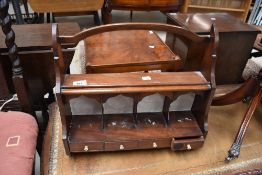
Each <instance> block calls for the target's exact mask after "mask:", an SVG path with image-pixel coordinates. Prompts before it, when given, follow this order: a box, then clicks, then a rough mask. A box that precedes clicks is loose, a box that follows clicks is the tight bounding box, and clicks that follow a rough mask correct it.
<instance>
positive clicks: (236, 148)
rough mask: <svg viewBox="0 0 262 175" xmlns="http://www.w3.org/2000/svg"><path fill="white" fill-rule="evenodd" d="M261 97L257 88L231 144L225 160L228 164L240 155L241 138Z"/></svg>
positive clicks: (261, 92)
mask: <svg viewBox="0 0 262 175" xmlns="http://www.w3.org/2000/svg"><path fill="white" fill-rule="evenodd" d="M261 97H262V87H259V89H258V92H257V93H256V95H255V96H254V97H253V98H252V99H251V103H250V105H249V107H248V110H247V112H246V114H245V116H244V118H243V121H242V124H241V126H240V128H239V131H238V134H237V136H236V138H235V140H234V143H233V144H232V146H231V148H230V150H229V151H228V157H227V158H226V160H225V161H226V162H229V161H231V160H233V159H235V158H237V157H238V156H239V154H240V147H241V144H242V141H243V138H244V136H245V133H246V130H247V128H248V125H249V122H250V120H251V117H252V116H253V113H254V111H255V109H256V107H257V105H258V104H259V103H260V100H261Z"/></svg>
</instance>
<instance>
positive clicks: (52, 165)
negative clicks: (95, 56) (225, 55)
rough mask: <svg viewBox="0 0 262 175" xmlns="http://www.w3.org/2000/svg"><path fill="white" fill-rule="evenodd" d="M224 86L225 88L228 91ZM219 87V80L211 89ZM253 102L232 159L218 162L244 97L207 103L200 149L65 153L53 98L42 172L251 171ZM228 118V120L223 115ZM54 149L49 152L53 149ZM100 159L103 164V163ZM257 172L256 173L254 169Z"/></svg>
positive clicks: (259, 154) (257, 120)
mask: <svg viewBox="0 0 262 175" xmlns="http://www.w3.org/2000/svg"><path fill="white" fill-rule="evenodd" d="M231 89H232V87H230V89H225V90H226V91H228V90H229V91H230V90H231ZM217 92H221V91H220V86H218V87H217V89H216V93H217ZM261 107H262V106H261V105H259V106H258V110H257V112H255V113H254V116H253V119H252V120H251V122H250V125H249V128H248V131H247V133H246V139H245V141H244V142H243V145H242V148H241V156H240V157H239V158H238V159H235V160H234V161H232V162H230V164H225V163H223V160H224V158H225V156H226V150H227V149H228V146H229V145H230V144H231V143H232V139H233V138H234V136H235V133H236V132H237V130H238V128H239V124H240V121H241V120H242V118H243V114H244V113H245V111H246V109H247V105H246V104H244V103H235V104H232V105H228V106H211V107H210V112H209V117H208V123H209V125H208V127H209V131H208V135H207V138H206V141H205V144H204V145H203V147H202V148H201V149H196V150H191V151H182V152H175V153H174V152H171V151H170V150H169V149H162V150H159V151H156V150H141V151H128V152H127V151H126V152H108V153H106V152H103V153H93V154H88V155H85V154H74V155H73V156H71V157H68V156H67V155H66V153H65V151H64V145H63V142H62V125H61V120H60V114H59V110H58V106H57V104H55V103H53V104H52V105H50V108H49V110H50V120H49V124H48V129H47V133H46V136H45V144H44V149H43V154H42V156H41V163H42V164H41V173H43V175H55V174H63V175H71V174H92V173H93V174H110V175H111V174H114V175H116V174H117V175H122V174H125V175H134V174H139V175H148V174H150V175H159V174H207V173H209V174H227V175H232V174H238V173H240V172H243V171H244V172H246V173H247V171H248V170H249V172H255V171H254V169H257V170H259V169H261V167H262V142H261V140H262V134H261V132H259V131H261V109H262V108H261ZM229 120H230V121H229ZM54 153H55V154H54ZM105 163H106V166H105ZM251 170H253V171H251ZM258 174H259V173H258Z"/></svg>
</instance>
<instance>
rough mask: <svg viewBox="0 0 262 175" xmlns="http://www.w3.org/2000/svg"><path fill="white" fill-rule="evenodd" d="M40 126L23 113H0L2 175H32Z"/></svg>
mask: <svg viewBox="0 0 262 175" xmlns="http://www.w3.org/2000/svg"><path fill="white" fill-rule="evenodd" d="M37 134H38V126H37V123H36V121H35V119H34V118H33V117H32V116H31V115H29V114H26V113H22V112H0V162H1V163H0V174H3V175H9V174H10V175H14V174H19V175H29V174H32V168H33V163H34V156H35V151H36V144H37Z"/></svg>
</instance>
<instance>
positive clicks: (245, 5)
mask: <svg viewBox="0 0 262 175" xmlns="http://www.w3.org/2000/svg"><path fill="white" fill-rule="evenodd" d="M251 2H252V0H185V3H184V7H183V9H182V11H183V12H185V13H196V12H203V13H205V12H226V13H229V14H231V15H233V16H235V17H237V18H239V19H241V20H242V21H245V20H246V18H247V14H248V11H249V8H250V4H251Z"/></svg>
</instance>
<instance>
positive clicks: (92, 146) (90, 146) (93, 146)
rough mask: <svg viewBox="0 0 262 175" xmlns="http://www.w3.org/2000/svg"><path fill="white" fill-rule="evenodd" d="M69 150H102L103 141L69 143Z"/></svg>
mask: <svg viewBox="0 0 262 175" xmlns="http://www.w3.org/2000/svg"><path fill="white" fill-rule="evenodd" d="M69 147H70V151H71V152H95V151H104V142H88V143H81V144H80V143H70V144H69Z"/></svg>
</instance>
